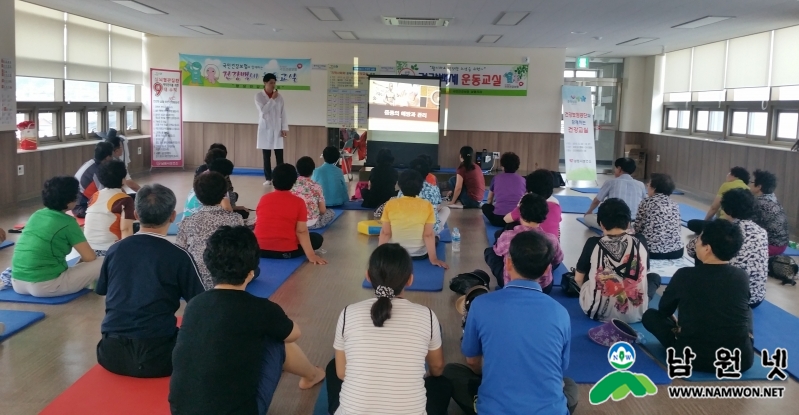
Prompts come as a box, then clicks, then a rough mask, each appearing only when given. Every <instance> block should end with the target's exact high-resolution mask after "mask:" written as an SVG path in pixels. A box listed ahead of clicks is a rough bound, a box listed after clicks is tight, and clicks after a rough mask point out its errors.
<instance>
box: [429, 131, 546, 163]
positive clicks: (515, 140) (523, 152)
mask: <svg viewBox="0 0 799 415" xmlns="http://www.w3.org/2000/svg"><path fill="white" fill-rule="evenodd" d="M466 145H468V146H471V147H472V148H474V150H475V151H482V150H483V149H486V150H488V151H498V152H499V153H504V152H508V151H512V152H514V153H516V154H518V155H519V157H521V160H522V164H521V166H520V167H519V170H520V171H521V172H530V171H533V170H535V169H538V168H542V169H549V170H557V169H558V154H559V152H560V134H558V133H517V132H496V131H457V130H455V131H453V130H449V131H447V136H446V137H445V136H443V135H442V136H441V137H440V138H439V145H438V163H439V165H441V167H443V168H453V167H457V166H458V164H459V156H460V149H461V147H463V146H466Z"/></svg>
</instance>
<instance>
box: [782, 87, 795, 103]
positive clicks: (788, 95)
mask: <svg viewBox="0 0 799 415" xmlns="http://www.w3.org/2000/svg"><path fill="white" fill-rule="evenodd" d="M780 101H799V86H781V87H780Z"/></svg>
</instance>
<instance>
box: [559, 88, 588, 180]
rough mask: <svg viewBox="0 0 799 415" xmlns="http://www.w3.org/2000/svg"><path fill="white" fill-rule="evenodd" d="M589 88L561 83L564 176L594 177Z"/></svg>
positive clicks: (576, 178)
mask: <svg viewBox="0 0 799 415" xmlns="http://www.w3.org/2000/svg"><path fill="white" fill-rule="evenodd" d="M593 110H594V109H593V107H592V106H591V88H589V87H587V86H566V85H564V86H563V147H564V155H565V158H566V180H592V181H595V180H596V150H595V149H594V112H593Z"/></svg>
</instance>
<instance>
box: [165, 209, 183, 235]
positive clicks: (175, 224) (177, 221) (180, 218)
mask: <svg viewBox="0 0 799 415" xmlns="http://www.w3.org/2000/svg"><path fill="white" fill-rule="evenodd" d="M182 221H183V212H180V213H178V214H177V215H175V221H174V222H172V224H171V225H169V230H167V231H166V234H167V235H177V234H178V229H179V228H178V225H180V222H182Z"/></svg>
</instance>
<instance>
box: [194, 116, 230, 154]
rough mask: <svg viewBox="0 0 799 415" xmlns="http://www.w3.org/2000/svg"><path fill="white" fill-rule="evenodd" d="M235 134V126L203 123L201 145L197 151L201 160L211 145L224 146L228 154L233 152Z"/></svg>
mask: <svg viewBox="0 0 799 415" xmlns="http://www.w3.org/2000/svg"><path fill="white" fill-rule="evenodd" d="M235 133H236V125H235V124H219V123H203V141H202V143H203V144H202V146H201V147H200V149H199V150H200V153H201V154H202V157H201V158H205V153H206V152H207V151H208V148H209V147H211V144H214V143H220V144H224V145H225V147H227V149H228V152H230V151H231V150H233V149H234V146H233V145H234V143H235ZM195 145H196V144H195Z"/></svg>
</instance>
